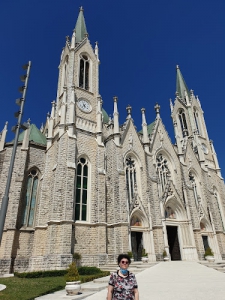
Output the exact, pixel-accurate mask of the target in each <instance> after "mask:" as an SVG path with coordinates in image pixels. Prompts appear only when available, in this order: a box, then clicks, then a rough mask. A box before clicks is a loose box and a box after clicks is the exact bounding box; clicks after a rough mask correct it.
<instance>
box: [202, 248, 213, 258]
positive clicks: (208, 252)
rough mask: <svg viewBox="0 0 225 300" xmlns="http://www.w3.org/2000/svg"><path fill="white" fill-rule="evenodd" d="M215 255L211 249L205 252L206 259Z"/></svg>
mask: <svg viewBox="0 0 225 300" xmlns="http://www.w3.org/2000/svg"><path fill="white" fill-rule="evenodd" d="M213 255H214V253H213V252H212V249H211V248H210V247H208V248H207V249H206V250H205V255H204V257H206V256H213Z"/></svg>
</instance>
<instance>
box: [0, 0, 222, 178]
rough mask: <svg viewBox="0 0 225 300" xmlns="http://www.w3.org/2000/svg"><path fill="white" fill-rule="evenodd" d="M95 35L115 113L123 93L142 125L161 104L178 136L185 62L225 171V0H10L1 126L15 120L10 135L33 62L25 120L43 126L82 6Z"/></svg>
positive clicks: (1, 24)
mask: <svg viewBox="0 0 225 300" xmlns="http://www.w3.org/2000/svg"><path fill="white" fill-rule="evenodd" d="M81 5H82V6H83V7H84V15H85V19H86V25H87V29H88V33H89V38H90V41H91V43H92V45H94V42H95V41H98V42H99V50H100V60H101V65H100V94H101V95H102V98H103V101H104V108H105V110H106V111H107V112H108V113H109V114H112V111H113V100H112V98H113V96H114V95H116V96H118V98H119V103H118V105H119V113H120V122H121V123H123V122H124V120H125V117H126V109H125V108H126V106H127V105H128V104H130V105H131V106H132V108H133V112H132V117H133V119H134V121H135V125H136V126H137V128H138V129H141V111H140V110H141V108H142V107H145V108H146V117H147V122H148V123H151V122H152V121H153V120H154V118H155V112H154V105H155V103H156V102H158V103H159V104H160V106H161V117H162V119H163V122H164V124H165V126H166V128H167V130H168V132H169V135H170V137H171V139H172V141H174V134H173V127H172V120H171V118H170V108H169V98H172V99H174V97H175V96H174V95H175V91H176V73H175V66H176V65H177V64H179V66H180V69H181V72H182V74H183V76H184V78H185V81H186V83H187V85H188V87H189V89H193V90H194V93H195V95H198V96H199V99H200V101H201V104H202V108H203V110H204V112H205V120H206V125H207V128H208V133H209V137H210V138H211V139H212V140H213V141H214V146H215V149H216V152H217V156H218V159H219V163H220V166H221V168H222V172H223V174H225V156H224V146H225V142H224V138H225V136H224V128H225V126H224V125H225V117H224V110H225V104H224V103H225V94H224V83H225V75H224V74H225V59H224V55H225V1H224V0H217V1H211V0H204V1H203V0H198V1H196V0H188V1H182V0H170V1H168V0H158V1H152V0H145V1H144V0H139V1H136V0H130V1H128V0H122V1H121V0H120V1H119V0H113V1H112V0H96V1H93V0H92V1H90V0H89V1H88V0H83V1H80V0H79V1H72V0H61V1H59V0H58V1H57V0H54V1H53V0H32V1H31V0H19V1H18V0H7V1H1V4H0V28H1V30H0V40H1V48H0V49H1V52H0V53H1V55H0V66H1V71H0V87H1V96H0V107H1V110H0V131H1V130H2V128H3V126H4V123H5V121H9V131H8V140H10V139H12V138H13V134H12V133H11V132H10V129H11V127H12V126H13V125H14V124H15V123H16V119H14V116H13V115H14V112H15V111H17V110H18V106H16V104H15V99H16V98H18V97H19V96H20V94H19V92H18V87H19V86H20V79H19V76H20V74H22V73H23V72H22V69H21V66H22V65H23V64H24V63H26V62H27V61H28V60H31V61H32V69H31V76H30V81H29V89H28V92H27V101H26V104H25V112H24V117H23V121H26V120H27V119H28V118H31V122H32V123H35V124H36V125H37V126H38V127H40V126H41V123H42V122H45V120H46V113H47V112H48V111H50V109H51V101H52V100H54V99H55V97H56V90H57V80H58V65H59V59H60V54H61V50H62V47H64V45H65V36H66V35H69V36H71V34H72V30H73V28H74V26H75V23H76V19H77V16H78V12H79V7H80V6H81Z"/></svg>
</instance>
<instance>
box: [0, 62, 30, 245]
mask: <svg viewBox="0 0 225 300" xmlns="http://www.w3.org/2000/svg"><path fill="white" fill-rule="evenodd" d="M30 67H31V61H29V62H28V66H27V75H26V79H25V83H24V86H23V95H22V98H21V107H20V111H19V116H18V122H17V125H16V134H15V140H14V144H13V150H12V156H11V161H10V165H9V172H8V177H7V182H6V187H5V194H4V196H3V198H2V205H1V211H0V244H1V241H2V234H3V229H4V224H5V218H6V213H7V208H8V202H9V189H10V184H11V178H12V172H13V167H14V161H15V156H16V149H17V143H18V138H19V132H20V127H21V121H22V116H23V108H24V103H25V97H26V91H27V84H28V79H29V74H30Z"/></svg>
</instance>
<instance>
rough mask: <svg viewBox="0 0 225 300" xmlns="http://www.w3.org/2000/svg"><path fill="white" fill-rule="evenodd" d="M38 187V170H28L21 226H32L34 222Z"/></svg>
mask: <svg viewBox="0 0 225 300" xmlns="http://www.w3.org/2000/svg"><path fill="white" fill-rule="evenodd" d="M37 189H38V172H37V170H35V169H33V170H31V171H30V173H29V175H28V180H27V189H26V196H25V208H24V211H23V221H22V224H23V226H28V227H32V226H33V223H34V216H35V215H34V214H35V204H36V198H37Z"/></svg>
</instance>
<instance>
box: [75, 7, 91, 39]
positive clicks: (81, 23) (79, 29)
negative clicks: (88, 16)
mask: <svg viewBox="0 0 225 300" xmlns="http://www.w3.org/2000/svg"><path fill="white" fill-rule="evenodd" d="M75 32H76V43H80V42H81V41H83V39H84V38H85V37H86V36H87V35H88V33H87V28H86V24H85V19H84V9H83V7H82V6H81V7H80V12H79V16H78V18H77V23H76V26H75Z"/></svg>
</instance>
